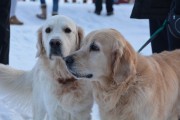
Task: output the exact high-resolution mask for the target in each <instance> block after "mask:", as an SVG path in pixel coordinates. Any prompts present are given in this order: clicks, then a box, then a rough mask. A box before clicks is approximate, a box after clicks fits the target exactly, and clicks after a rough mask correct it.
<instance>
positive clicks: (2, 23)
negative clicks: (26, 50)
mask: <svg viewBox="0 0 180 120" xmlns="http://www.w3.org/2000/svg"><path fill="white" fill-rule="evenodd" d="M10 5H11V0H0V13H1V14H0V18H1V19H0V36H1V39H0V63H3V64H9V44H10V27H9V15H10Z"/></svg>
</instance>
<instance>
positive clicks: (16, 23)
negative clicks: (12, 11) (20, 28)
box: [9, 16, 23, 25]
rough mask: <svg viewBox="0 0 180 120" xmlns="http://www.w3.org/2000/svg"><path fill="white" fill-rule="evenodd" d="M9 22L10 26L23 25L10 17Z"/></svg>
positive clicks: (14, 17)
mask: <svg viewBox="0 0 180 120" xmlns="http://www.w3.org/2000/svg"><path fill="white" fill-rule="evenodd" d="M9 22H10V24H11V25H23V22H21V21H20V20H18V19H17V17H16V16H12V17H10V19H9Z"/></svg>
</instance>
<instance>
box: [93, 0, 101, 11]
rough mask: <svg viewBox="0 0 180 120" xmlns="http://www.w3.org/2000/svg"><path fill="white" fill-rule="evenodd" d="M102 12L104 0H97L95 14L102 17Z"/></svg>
mask: <svg viewBox="0 0 180 120" xmlns="http://www.w3.org/2000/svg"><path fill="white" fill-rule="evenodd" d="M101 10H102V0H95V11H94V12H95V13H96V14H98V15H100V14H101Z"/></svg>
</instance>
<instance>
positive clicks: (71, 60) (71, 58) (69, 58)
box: [64, 56, 74, 66]
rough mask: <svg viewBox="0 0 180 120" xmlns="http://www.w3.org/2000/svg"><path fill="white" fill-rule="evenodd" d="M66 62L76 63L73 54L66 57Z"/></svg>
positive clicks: (67, 63)
mask: <svg viewBox="0 0 180 120" xmlns="http://www.w3.org/2000/svg"><path fill="white" fill-rule="evenodd" d="M64 60H65V62H66V65H68V66H70V65H72V64H73V63H74V58H73V56H68V57H65V58H64Z"/></svg>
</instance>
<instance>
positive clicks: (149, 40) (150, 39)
mask: <svg viewBox="0 0 180 120" xmlns="http://www.w3.org/2000/svg"><path fill="white" fill-rule="evenodd" d="M166 24H167V20H165V21H164V23H163V25H162V26H161V27H160V28H158V29H157V30H156V31H155V32H154V33H153V34H152V35H151V37H150V38H149V39H148V40H147V41H146V43H144V45H143V46H142V47H141V48H140V49H139V50H138V53H140V52H141V51H142V50H143V49H144V48H145V47H146V46H147V45H148V44H149V43H150V42H151V41H153V39H154V38H155V37H156V36H157V35H158V34H159V33H160V32H161V31H162V30H163V29H164V28H165V26H166Z"/></svg>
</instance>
